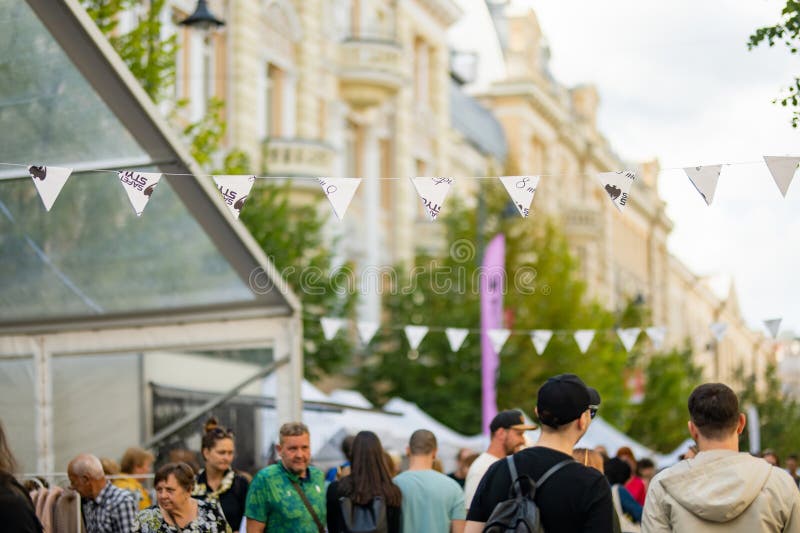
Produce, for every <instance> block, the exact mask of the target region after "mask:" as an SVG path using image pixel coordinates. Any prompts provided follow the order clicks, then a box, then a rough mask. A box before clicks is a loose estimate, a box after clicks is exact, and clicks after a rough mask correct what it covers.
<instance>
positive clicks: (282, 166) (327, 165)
mask: <svg viewBox="0 0 800 533" xmlns="http://www.w3.org/2000/svg"><path fill="white" fill-rule="evenodd" d="M262 150H263V154H264V158H263V161H264V166H265V167H266V168H265V169H264V170H265V174H266V175H269V176H286V177H292V176H327V175H330V173H331V171H332V165H333V155H334V150H333V148H332V147H331V146H329V145H327V144H325V143H322V142H319V141H311V140H307V139H296V138H292V139H289V138H283V137H270V138H267V139H266V140H265V141H264V144H263V147H262Z"/></svg>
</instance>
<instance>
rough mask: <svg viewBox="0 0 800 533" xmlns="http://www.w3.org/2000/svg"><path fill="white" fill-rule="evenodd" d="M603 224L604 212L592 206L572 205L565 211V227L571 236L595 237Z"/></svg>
mask: <svg viewBox="0 0 800 533" xmlns="http://www.w3.org/2000/svg"><path fill="white" fill-rule="evenodd" d="M602 225H603V218H602V212H601V211H598V210H597V209H593V208H591V207H570V208H567V210H566V211H565V213H564V227H565V230H566V233H567V235H570V236H574V237H579V236H582V237H595V236H597V235H598V234H599V233H600V232H601V231H602V229H603V228H602Z"/></svg>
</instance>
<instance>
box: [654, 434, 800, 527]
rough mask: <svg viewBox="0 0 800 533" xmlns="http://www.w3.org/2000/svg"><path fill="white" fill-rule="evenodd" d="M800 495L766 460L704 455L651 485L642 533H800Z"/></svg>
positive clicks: (717, 452) (724, 452) (717, 453)
mask: <svg viewBox="0 0 800 533" xmlns="http://www.w3.org/2000/svg"><path fill="white" fill-rule="evenodd" d="M798 513H800V490H798V488H797V485H795V484H794V482H793V481H792V478H791V476H790V475H789V474H788V473H787V472H785V471H784V470H781V469H780V468H775V467H773V466H772V465H770V464H769V463H767V462H766V461H764V460H763V459H759V458H757V457H752V456H751V455H750V454H747V453H739V452H734V451H729V450H711V451H706V452H700V453H699V454H697V457H695V458H694V459H687V460H684V461H681V462H680V463H678V464H676V465H675V466H673V467H671V468H668V469H667V470H664V471H663V472H661V473H659V474H658V475H657V476H656V477H654V478H653V480H652V481H651V482H650V488H649V489H648V491H647V498H646V499H645V506H644V513H643V514H642V531H643V532H645V533H647V532H652V533H656V532H666V531H687V532H691V533H703V532H706V531H711V532H717V531H719V532H721V531H725V532H742V533H744V532H747V533H753V532H773V531H775V532H777V531H787V532H792V533H800V517H798Z"/></svg>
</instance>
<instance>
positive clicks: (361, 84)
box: [339, 34, 405, 107]
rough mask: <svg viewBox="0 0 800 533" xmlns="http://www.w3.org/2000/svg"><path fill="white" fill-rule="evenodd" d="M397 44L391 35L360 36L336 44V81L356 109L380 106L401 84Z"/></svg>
mask: <svg viewBox="0 0 800 533" xmlns="http://www.w3.org/2000/svg"><path fill="white" fill-rule="evenodd" d="M402 51H403V50H402V47H401V46H400V43H399V42H397V40H396V39H395V38H394V37H391V36H388V37H387V36H385V35H384V36H371V35H370V34H360V35H358V36H351V37H348V38H346V39H345V40H344V41H342V43H341V44H340V45H339V80H340V84H341V89H342V93H343V96H344V98H345V100H347V101H348V102H350V104H351V105H354V106H356V107H369V106H372V105H377V104H380V103H382V102H383V101H384V100H385V99H386V98H388V97H390V96H391V95H393V94H395V93H396V92H397V90H398V89H400V87H401V86H402V85H403V83H405V79H404V76H403V65H402V60H403V54H402Z"/></svg>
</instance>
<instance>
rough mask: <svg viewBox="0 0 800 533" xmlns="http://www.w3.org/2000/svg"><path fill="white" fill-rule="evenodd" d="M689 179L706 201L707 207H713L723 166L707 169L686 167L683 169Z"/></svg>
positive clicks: (710, 166)
mask: <svg viewBox="0 0 800 533" xmlns="http://www.w3.org/2000/svg"><path fill="white" fill-rule="evenodd" d="M683 170H684V172H686V175H687V176H689V179H690V180H692V184H693V185H694V188H695V189H697V192H699V193H700V196H702V197H703V200H705V201H706V205H711V202H713V201H714V192H715V191H716V190H717V182H718V181H719V173H720V171H721V170H722V165H709V166H707V167H686V168H684V169H683Z"/></svg>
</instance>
